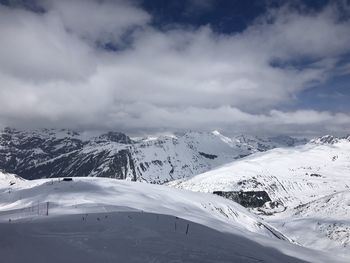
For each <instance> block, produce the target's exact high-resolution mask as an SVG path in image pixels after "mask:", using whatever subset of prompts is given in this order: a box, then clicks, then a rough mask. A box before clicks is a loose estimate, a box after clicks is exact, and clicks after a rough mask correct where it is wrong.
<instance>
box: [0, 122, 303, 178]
mask: <svg viewBox="0 0 350 263" xmlns="http://www.w3.org/2000/svg"><path fill="white" fill-rule="evenodd" d="M298 143H300V141H297V140H296V139H293V138H290V137H275V138H265V139H260V138H257V137H253V136H243V135H241V136H236V137H234V138H228V137H225V136H223V135H222V134H220V133H219V132H217V131H215V132H187V133H183V134H177V135H169V136H159V137H153V138H152V137H150V138H141V139H131V138H129V137H128V136H127V135H125V134H123V133H119V132H107V133H105V134H101V135H97V136H93V137H91V136H90V137H89V136H87V135H86V134H82V133H78V132H74V131H70V130H52V129H51V130H49V129H44V130H35V131H19V130H16V129H10V128H5V129H4V130H3V131H2V132H0V169H3V170H5V171H7V172H10V173H15V174H18V175H20V176H22V177H23V178H26V179H39V178H49V177H64V176H77V175H79V176H97V177H111V178H118V179H127V180H133V181H146V182H150V183H160V184H161V183H164V182H168V181H172V180H174V179H180V178H188V177H191V176H193V175H197V174H199V173H203V172H206V171H209V170H211V169H213V168H215V167H217V166H219V165H222V164H224V163H227V162H231V161H232V160H234V159H237V158H241V157H243V156H246V155H249V154H251V153H255V152H258V151H265V150H267V149H271V148H274V147H278V146H281V145H283V146H292V145H295V144H298Z"/></svg>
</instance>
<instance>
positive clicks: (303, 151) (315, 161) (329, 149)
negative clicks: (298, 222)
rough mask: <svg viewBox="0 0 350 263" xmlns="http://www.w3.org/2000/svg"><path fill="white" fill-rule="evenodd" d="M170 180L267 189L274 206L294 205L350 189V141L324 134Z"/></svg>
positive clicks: (204, 188)
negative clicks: (334, 138)
mask: <svg viewBox="0 0 350 263" xmlns="http://www.w3.org/2000/svg"><path fill="white" fill-rule="evenodd" d="M169 184H171V185H173V186H176V187H178V188H183V189H188V190H193V191H200V192H213V191H234V192H239V191H266V193H267V194H268V196H269V197H270V199H271V200H272V201H271V202H270V205H272V206H273V207H275V206H276V205H279V209H281V207H283V208H288V207H289V208H293V207H295V206H298V205H301V204H304V203H305V202H310V201H312V200H316V199H318V198H319V197H320V196H325V195H329V194H332V193H334V192H338V191H343V190H346V189H349V187H350V141H349V140H348V139H346V138H344V139H340V138H339V139H337V140H336V142H335V141H334V140H332V141H331V142H324V141H323V140H322V139H321V138H320V140H314V141H313V142H312V143H308V144H306V145H302V146H297V147H292V148H276V149H272V150H269V151H267V152H263V153H256V154H253V155H250V156H248V157H245V158H243V159H240V160H236V161H233V162H231V163H230V164H226V165H224V166H221V167H219V168H217V169H213V170H211V171H209V172H206V173H203V174H200V175H197V176H194V177H193V178H190V179H188V180H186V179H185V180H179V181H174V182H171V183H169ZM266 210H269V209H268V208H266Z"/></svg>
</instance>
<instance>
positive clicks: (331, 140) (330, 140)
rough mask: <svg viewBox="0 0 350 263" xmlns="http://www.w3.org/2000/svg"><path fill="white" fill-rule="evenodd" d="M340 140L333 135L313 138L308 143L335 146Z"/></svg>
mask: <svg viewBox="0 0 350 263" xmlns="http://www.w3.org/2000/svg"><path fill="white" fill-rule="evenodd" d="M340 140H341V138H339V137H336V136H333V135H325V136H321V137H317V138H314V139H312V140H311V141H310V143H314V144H335V143H338V142H339V141H340Z"/></svg>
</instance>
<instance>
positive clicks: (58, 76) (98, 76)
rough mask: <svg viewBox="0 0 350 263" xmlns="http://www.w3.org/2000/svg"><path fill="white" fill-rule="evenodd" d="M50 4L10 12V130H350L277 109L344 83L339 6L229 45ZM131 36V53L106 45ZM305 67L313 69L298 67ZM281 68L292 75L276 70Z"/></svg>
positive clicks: (127, 6)
mask: <svg viewBox="0 0 350 263" xmlns="http://www.w3.org/2000/svg"><path fill="white" fill-rule="evenodd" d="M44 3H45V8H46V9H47V11H46V12H45V13H33V12H30V11H25V10H20V9H10V8H7V7H4V6H1V5H0V34H1V35H2V36H6V37H5V38H2V39H1V40H0V83H1V88H0V105H1V111H0V121H1V122H2V123H3V124H8V125H14V126H19V125H20V126H29V125H32V126H35V127H39V126H40V127H45V126H56V127H70V128H86V129H94V128H99V129H107V128H108V129H117V130H118V129H119V130H123V131H132V132H137V131H141V132H142V131H149V132H153V131H159V130H167V129H168V130H181V129H208V130H209V129H214V128H216V129H221V130H226V131H230V132H232V131H249V132H251V133H254V132H256V133H262V132H263V133H300V131H304V132H305V133H315V134H317V133H320V132H331V131H332V130H333V131H334V132H345V131H346V130H347V129H349V124H350V120H349V116H348V115H347V114H342V113H331V112H317V111H312V110H309V111H303V110H302V109H300V110H296V111H294V112H286V111H281V110H276V108H278V107H280V105H283V104H287V105H292V104H293V103H294V102H295V101H296V96H297V94H298V93H299V92H300V91H302V90H304V89H307V88H309V87H310V83H313V84H315V83H322V82H323V81H325V80H327V79H328V78H330V77H332V76H333V75H334V74H335V72H337V74H339V72H340V71H339V69H338V68H337V66H336V65H337V63H338V61H339V59H340V58H341V55H342V54H344V53H346V52H350V46H349V45H347V43H349V42H350V23H349V21H347V20H345V21H344V20H343V21H341V20H339V19H338V14H337V11H336V10H335V9H334V7H333V6H329V7H328V8H326V9H325V10H323V11H322V12H320V13H317V14H316V13H300V12H297V11H295V10H291V9H286V8H282V9H279V10H274V11H271V12H270V13H269V14H267V15H265V16H263V17H261V18H259V19H258V20H257V21H256V22H255V23H254V24H252V25H251V26H250V27H249V28H248V29H247V30H245V31H244V32H242V33H239V34H232V35H221V34H218V33H215V32H213V31H212V30H211V29H210V27H209V26H205V27H201V28H197V29H196V28H182V27H178V28H177V29H172V30H168V31H159V30H157V29H155V28H153V27H152V26H151V25H150V24H149V22H150V21H151V19H152V18H151V17H150V15H149V14H147V13H146V12H145V11H144V10H142V9H140V7H139V6H137V5H135V4H134V3H132V2H127V1H92V0H89V1H80V0H79V1H48V0H46V1H45V2H44ZM268 21H269V23H268ZM135 27H137V28H138V30H135V31H130V29H133V28H135ZM306 29H308V32H307V33H305V31H304V30H306ZM126 33H128V34H131V37H132V40H133V42H132V44H131V45H130V46H129V47H128V48H126V49H121V50H119V51H117V52H107V51H105V50H102V49H98V48H97V47H96V45H95V44H96V42H100V43H101V42H102V43H108V42H111V41H112V42H114V43H116V44H118V43H119V42H120V41H121V40H120V38H121V37H122V36H124V35H125V34H126ZM305 58H308V59H310V58H312V60H313V63H311V64H309V65H308V66H303V67H299V66H298V67H295V66H294V65H295V64H298V63H300V61H299V59H301V60H303V59H305ZM276 59H277V60H278V62H279V63H280V64H281V65H283V66H282V67H276V66H273V65H271V63H272V62H273V61H275V60H276ZM342 72H343V71H342ZM326 124H327V125H326Z"/></svg>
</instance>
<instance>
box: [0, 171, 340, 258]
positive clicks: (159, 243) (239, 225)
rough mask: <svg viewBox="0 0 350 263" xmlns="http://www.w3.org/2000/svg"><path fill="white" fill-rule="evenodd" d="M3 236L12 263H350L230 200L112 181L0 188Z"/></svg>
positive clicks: (50, 182)
mask: <svg viewBox="0 0 350 263" xmlns="http://www.w3.org/2000/svg"><path fill="white" fill-rule="evenodd" d="M1 178H3V179H4V181H5V183H3V184H6V185H7V184H9V181H6V180H7V179H11V178H7V177H4V176H3V177H0V179H1ZM6 178H7V179H6ZM0 232H1V233H2V234H1V235H0V243H1V244H4V245H1V246H0V254H1V256H2V257H3V258H6V262H10V263H12V262H27V261H30V262H39V263H40V262H72V261H74V262H179V261H182V262H248V263H249V262H271V263H274V262H276V263H277V262H298V263H302V262H317V263H319V262H346V260H345V259H342V258H339V257H337V256H334V255H330V254H325V253H322V252H319V251H315V250H310V249H306V248H303V247H301V246H298V245H295V244H293V243H291V242H289V241H288V238H286V237H285V236H284V235H283V234H281V233H280V232H279V231H278V230H276V229H274V228H273V227H271V226H270V225H268V224H267V223H265V222H264V221H263V220H262V219H260V218H259V217H257V216H255V215H253V214H251V213H250V212H248V211H247V210H246V209H245V208H244V207H241V206H240V205H238V204H236V203H234V202H232V201H230V200H227V199H224V198H221V197H218V196H215V195H212V194H205V193H194V192H190V191H185V190H181V189H172V188H169V187H167V186H159V185H151V184H141V183H137V182H126V181H120V180H114V179H107V178H78V177H77V178H73V180H72V181H68V180H67V181H64V180H62V179H41V180H33V181H24V182H22V183H21V184H12V185H10V186H7V187H5V188H2V187H0ZM39 247H40V250H39V251H38V248H39Z"/></svg>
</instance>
